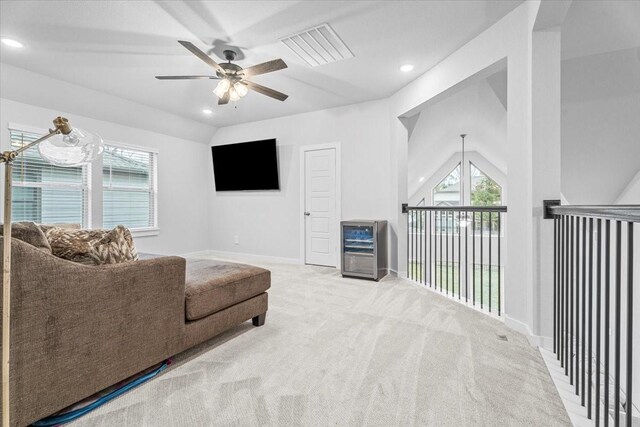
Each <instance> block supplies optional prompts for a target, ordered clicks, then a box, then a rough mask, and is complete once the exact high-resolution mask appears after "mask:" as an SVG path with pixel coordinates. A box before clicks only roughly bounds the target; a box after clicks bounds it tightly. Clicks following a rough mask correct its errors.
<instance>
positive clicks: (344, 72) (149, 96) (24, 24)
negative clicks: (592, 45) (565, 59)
mask: <svg viewBox="0 0 640 427" xmlns="http://www.w3.org/2000/svg"><path fill="white" fill-rule="evenodd" d="M520 3H521V1H520V0H516V1H503V0H498V1H487V0H471V1H455V2H452V1H357V2H349V1H341V2H337V1H336V2H334V1H216V2H213V1H82V2H79V1H25V0H21V1H2V2H0V28H1V30H0V31H1V33H2V34H1V35H2V36H3V37H11V38H15V39H17V40H19V41H21V42H22V43H24V45H25V48H24V49H21V50H11V49H9V48H7V47H5V46H1V47H0V61H1V62H3V63H6V64H10V65H13V66H15V67H19V68H23V69H27V70H30V71H33V72H36V73H39V74H44V75H47V76H50V77H53V78H56V79H59V80H63V81H66V82H70V83H74V84H76V85H80V86H83V87H86V88H90V89H94V90H98V91H101V92H105V93H108V94H111V95H115V96H118V97H121V98H124V99H127V100H130V101H134V102H137V103H140V104H143V105H147V106H150V107H154V108H157V109H160V110H164V111H166V112H169V113H173V114H176V115H179V116H182V117H184V118H188V119H191V120H197V121H199V122H202V123H206V124H209V125H211V126H216V127H220V126H226V125H230V124H237V123H243V122H249V121H255V120H261V119H267V118H272V117H278V116H284V115H291V114H296V113H302V112H307V111H313V110H319V109H323V108H330V107H336V106H340V105H348V104H353V103H357V102H362V101H366V100H373V99H379V98H383V97H387V96H389V95H391V94H392V93H394V92H395V91H397V90H398V89H400V88H401V87H403V86H405V85H406V84H407V83H409V82H410V81H412V80H413V79H414V78H416V77H417V76H419V75H420V74H421V73H423V72H425V71H426V70H428V69H429V68H431V67H433V66H434V65H436V64H437V63H438V62H440V61H441V60H443V59H444V58H445V57H446V56H447V55H449V54H451V53H452V52H453V51H455V50H456V49H457V48H459V47H460V46H462V45H464V44H465V43H466V42H468V41H469V40H471V39H472V38H473V37H475V36H476V35H478V34H479V33H481V32H482V31H483V30H485V29H486V28H488V27H489V26H491V25H492V24H494V23H495V22H497V21H498V20H499V19H500V18H502V17H503V16H504V15H506V14H507V13H508V12H509V11H511V10H512V9H514V8H515V7H516V6H517V5H518V4H520ZM322 23H329V25H331V27H332V28H333V29H334V30H335V31H336V33H337V34H338V35H339V36H340V37H341V38H342V40H343V41H344V42H345V43H346V45H347V46H348V47H349V48H350V49H351V51H352V52H353V53H354V54H355V57H354V58H351V59H346V60H343V61H339V62H335V63H331V64H326V65H322V66H318V67H313V68H312V67H310V66H309V65H307V64H305V63H304V62H303V61H302V60H300V59H299V58H298V57H297V56H296V55H294V54H293V53H292V52H291V51H290V50H289V49H288V48H287V47H286V46H284V45H283V44H282V43H281V42H280V41H279V40H280V39H281V38H282V37H285V36H288V35H291V34H293V33H296V32H299V31H301V30H305V29H308V28H310V27H313V26H316V25H319V24H322ZM179 39H180V40H188V41H192V42H193V43H195V44H196V45H197V46H198V47H200V48H201V49H202V50H204V51H206V52H209V53H210V54H211V55H212V56H213V57H214V58H215V59H216V60H217V61H219V62H220V61H222V59H221V58H220V56H221V52H222V50H224V49H225V48H227V47H232V48H235V49H236V50H238V51H239V53H240V56H239V58H241V59H239V60H238V61H237V62H238V63H239V64H240V65H241V66H244V67H246V66H250V65H253V64H256V63H260V62H263V61H266V60H270V59H273V58H283V59H284V61H285V62H286V63H287V64H288V65H289V68H288V69H286V70H283V71H279V72H276V73H273V74H268V75H262V76H258V77H255V79H254V80H255V81H256V82H257V83H260V84H263V85H266V86H269V87H272V88H274V89H276V90H279V91H282V92H284V93H287V94H288V95H289V96H290V97H289V99H288V100H287V101H285V102H279V101H275V100H273V99H270V98H267V97H264V96H262V95H259V94H257V93H250V94H249V95H247V96H246V97H245V98H244V99H242V100H241V101H240V102H238V103H237V104H235V105H234V104H233V103H230V104H229V105H226V106H218V105H217V103H216V100H217V98H215V96H214V95H213V93H212V92H211V91H212V89H213V88H214V87H215V84H216V81H215V80H195V81H169V82H168V81H158V80H156V79H154V76H155V75H157V74H207V73H210V72H211V70H210V69H209V68H208V67H207V66H206V64H204V63H203V62H201V61H200V60H198V59H197V58H196V57H194V56H193V55H192V54H191V53H189V52H188V51H186V50H185V49H184V48H183V47H182V46H180V45H179V44H178V43H177V42H176V41H177V40H179ZM407 63H409V64H413V65H414V67H415V68H414V70H413V71H411V72H409V73H402V72H401V71H400V70H399V67H400V66H401V65H403V64H407ZM90 108H91V106H90V105H87V109H90ZM204 108H210V109H212V110H213V111H214V113H213V114H212V115H210V116H205V115H203V114H202V110H203V109H204Z"/></svg>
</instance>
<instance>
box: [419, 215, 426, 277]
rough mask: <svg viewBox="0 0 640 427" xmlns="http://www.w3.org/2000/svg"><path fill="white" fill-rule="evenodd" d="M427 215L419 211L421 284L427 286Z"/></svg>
mask: <svg viewBox="0 0 640 427" xmlns="http://www.w3.org/2000/svg"><path fill="white" fill-rule="evenodd" d="M426 216H427V213H426V212H425V211H420V228H421V229H422V233H421V235H420V236H421V238H422V243H421V248H422V252H423V253H422V257H421V258H420V262H421V263H422V264H421V267H422V284H423V285H425V286H427V247H426V244H427V236H426V235H425V232H426V227H425V218H426Z"/></svg>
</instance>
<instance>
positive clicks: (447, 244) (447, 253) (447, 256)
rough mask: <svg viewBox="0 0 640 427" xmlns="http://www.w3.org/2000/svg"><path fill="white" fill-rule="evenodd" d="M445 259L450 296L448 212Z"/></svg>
mask: <svg viewBox="0 0 640 427" xmlns="http://www.w3.org/2000/svg"><path fill="white" fill-rule="evenodd" d="M444 243H445V259H446V260H447V264H446V267H445V269H446V272H447V281H446V283H447V295H449V211H447V237H446V240H445V242H444Z"/></svg>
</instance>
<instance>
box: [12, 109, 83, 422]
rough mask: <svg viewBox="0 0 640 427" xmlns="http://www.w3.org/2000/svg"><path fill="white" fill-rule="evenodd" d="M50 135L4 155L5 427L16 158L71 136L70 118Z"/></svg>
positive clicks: (56, 122) (58, 120) (58, 123)
mask: <svg viewBox="0 0 640 427" xmlns="http://www.w3.org/2000/svg"><path fill="white" fill-rule="evenodd" d="M53 124H54V125H55V129H50V130H49V134H47V135H45V136H43V137H42V138H40V139H38V140H36V141H33V142H31V143H29V144H27V145H25V146H23V147H20V148H19V149H17V150H9V151H5V152H3V153H1V154H0V163H4V164H5V170H4V171H5V173H4V224H3V242H2V243H3V253H2V426H3V427H9V426H10V420H11V418H10V412H9V411H10V399H9V396H10V387H9V384H10V383H9V371H10V350H11V348H10V345H11V196H12V194H11V193H12V191H11V187H12V177H13V161H14V160H15V159H16V157H17V156H18V154H20V153H22V152H23V151H26V150H28V149H29V148H31V147H35V146H36V145H38V144H40V143H41V142H42V141H44V140H46V139H49V138H51V137H52V136H54V135H59V134H63V135H68V134H69V133H70V132H71V131H72V128H71V125H69V121H68V120H67V119H65V118H64V117H57V118H56V119H55V120H54V121H53Z"/></svg>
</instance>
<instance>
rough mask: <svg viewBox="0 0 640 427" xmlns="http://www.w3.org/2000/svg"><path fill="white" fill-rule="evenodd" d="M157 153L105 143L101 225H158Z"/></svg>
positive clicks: (152, 226) (141, 226)
mask: <svg viewBox="0 0 640 427" xmlns="http://www.w3.org/2000/svg"><path fill="white" fill-rule="evenodd" d="M157 157H158V153H156V152H151V151H145V150H144V149H132V148H125V147H121V146H117V145H106V146H105V149H104V153H103V155H102V162H103V164H102V185H103V196H102V198H103V206H102V207H103V214H102V226H103V227H104V228H112V227H115V226H116V225H119V224H122V225H124V226H126V227H128V228H131V229H145V228H147V229H148V228H156V227H157V226H158V224H157V179H156V172H157Z"/></svg>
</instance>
